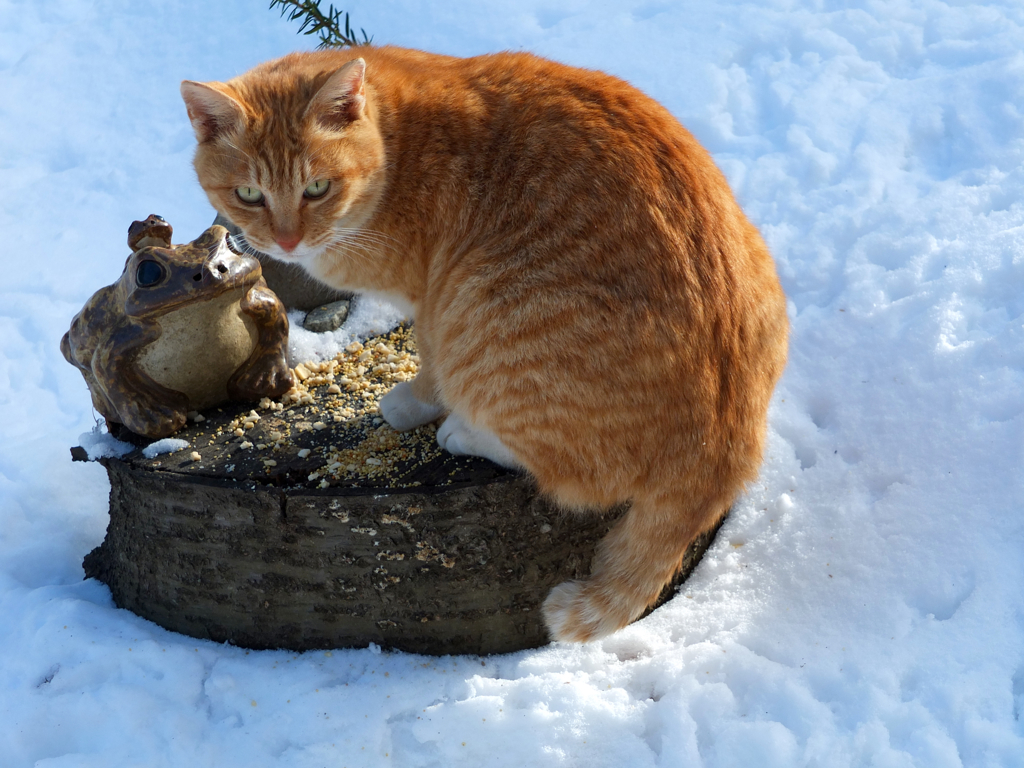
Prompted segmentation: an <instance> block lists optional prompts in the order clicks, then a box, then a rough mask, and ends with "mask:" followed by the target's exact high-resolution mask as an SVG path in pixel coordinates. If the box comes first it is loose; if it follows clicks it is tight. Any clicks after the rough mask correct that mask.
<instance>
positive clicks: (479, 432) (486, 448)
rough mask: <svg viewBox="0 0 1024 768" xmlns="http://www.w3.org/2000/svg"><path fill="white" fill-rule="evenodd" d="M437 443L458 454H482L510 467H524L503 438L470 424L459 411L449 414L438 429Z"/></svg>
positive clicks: (496, 462)
mask: <svg viewBox="0 0 1024 768" xmlns="http://www.w3.org/2000/svg"><path fill="white" fill-rule="evenodd" d="M437 443H438V445H440V446H441V447H442V448H444V449H445V450H446V451H448V452H449V453H454V454H456V455H458V456H481V457H483V458H485V459H490V460H491V461H493V462H494V463H495V464H500V465H501V466H503V467H508V468H509V469H520V468H522V464H520V463H519V461H518V460H517V459H516V457H515V456H513V455H512V451H510V450H509V449H508V446H507V445H505V444H504V443H503V442H501V438H499V437H498V436H497V435H496V434H494V433H493V432H491V431H490V430H487V429H483V428H481V427H477V426H474V425H473V424H470V423H469V422H468V421H467V420H466V419H464V418H462V417H461V416H459V414H457V413H452V414H451V415H449V416H448V418H447V419H445V420H444V424H442V425H441V428H440V429H438V430H437Z"/></svg>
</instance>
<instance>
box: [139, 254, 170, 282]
mask: <svg viewBox="0 0 1024 768" xmlns="http://www.w3.org/2000/svg"><path fill="white" fill-rule="evenodd" d="M163 279H164V268H163V266H162V265H161V264H158V263H157V262H155V261H150V260H149V259H146V260H145V261H140V262H139V268H138V269H137V270H136V271H135V284H136V285H138V286H139V287H140V288H151V287H153V286H154V285H156V284H157V283H159V282H160V281H161V280H163Z"/></svg>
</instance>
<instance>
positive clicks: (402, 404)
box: [380, 367, 445, 432]
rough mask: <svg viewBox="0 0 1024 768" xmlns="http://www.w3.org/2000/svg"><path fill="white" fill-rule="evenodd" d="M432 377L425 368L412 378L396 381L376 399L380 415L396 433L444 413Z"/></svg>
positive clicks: (429, 420) (427, 421)
mask: <svg viewBox="0 0 1024 768" xmlns="http://www.w3.org/2000/svg"><path fill="white" fill-rule="evenodd" d="M435 392H436V390H435V387H434V380H433V379H432V378H431V376H430V374H429V372H428V371H427V370H426V368H425V367H421V368H420V372H419V373H418V374H416V378H415V379H413V380H412V381H400V382H399V383H398V384H396V385H395V386H394V387H393V388H392V389H391V391H390V392H388V393H387V394H386V395H384V397H382V398H381V401H380V415H381V416H383V417H384V420H385V421H386V422H387V423H388V424H390V425H391V427H392V428H393V429H396V430H398V431H399V432H405V431H407V430H410V429H415V428H416V427H419V426H422V425H423V424H427V423H429V422H431V421H433V420H434V419H436V418H438V417H440V416H441V415H443V414H444V410H445V409H444V407H443V406H441V405H440V404H439V403H438V402H437V395H436V394H435Z"/></svg>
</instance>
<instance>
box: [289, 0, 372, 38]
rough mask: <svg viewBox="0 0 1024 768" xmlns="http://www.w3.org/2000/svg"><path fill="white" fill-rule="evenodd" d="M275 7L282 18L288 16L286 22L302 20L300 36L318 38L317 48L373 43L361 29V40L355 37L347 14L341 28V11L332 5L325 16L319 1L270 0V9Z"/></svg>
mask: <svg viewBox="0 0 1024 768" xmlns="http://www.w3.org/2000/svg"><path fill="white" fill-rule="evenodd" d="M277 6H280V7H281V15H282V16H288V21H295V20H296V19H301V20H302V24H301V25H300V26H299V33H300V34H305V35H317V36H319V38H320V45H318V46H317V48H345V47H348V46H357V45H369V44H370V43H371V42H372V41H373V38H372V37H368V36H367V34H366V30H365V29H363V28H362V27H360V28H359V31H360V32H362V33H363V39H362V40H360V39H359V38H358V37H357V36H356V33H355V30H353V29H352V27H350V26H349V21H348V14H347V13H345V26H344V28H342V19H341V16H342V11H336V10H334V5H330V6H328V9H327V13H326V14H325V13H324V12H323V11H321V10H320V0H270V7H271V8H276V7H277Z"/></svg>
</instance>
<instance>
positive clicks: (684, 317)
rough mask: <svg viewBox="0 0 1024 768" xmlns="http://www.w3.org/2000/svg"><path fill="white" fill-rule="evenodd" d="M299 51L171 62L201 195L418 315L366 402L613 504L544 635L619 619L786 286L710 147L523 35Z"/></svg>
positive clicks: (702, 514) (683, 509) (750, 461)
mask: <svg viewBox="0 0 1024 768" xmlns="http://www.w3.org/2000/svg"><path fill="white" fill-rule="evenodd" d="M359 55H360V56H361V58H355V56H354V54H353V53H352V52H350V51H343V50H335V51H320V52H316V53H298V54H292V55H290V56H286V57H284V58H282V59H279V60H277V61H272V62H269V63H266V64H263V65H261V66H259V67H256V68H255V69H253V70H251V71H250V72H248V73H246V74H244V75H242V76H240V77H238V78H235V79H234V80H231V81H229V82H227V83H205V84H204V83H195V82H191V81H186V82H184V83H183V84H182V88H181V90H182V95H183V97H184V99H185V103H186V105H187V107H188V113H189V117H190V119H191V121H192V125H193V127H194V129H195V132H196V136H197V137H198V140H199V148H198V150H197V152H196V158H195V166H196V170H197V172H198V175H199V181H200V183H201V184H202V186H203V188H204V189H205V190H206V193H207V195H209V198H210V200H211V202H212V203H213V205H214V207H215V208H217V210H218V211H220V212H221V213H222V214H224V215H225V216H227V217H228V218H229V219H231V221H233V222H235V223H236V224H237V225H238V226H240V227H241V228H242V230H243V232H244V233H245V237H246V238H247V239H248V242H249V243H250V244H251V245H252V246H254V247H255V248H258V249H259V250H261V251H264V252H266V253H269V254H270V255H272V256H274V257H276V258H278V259H281V260H283V261H286V262H294V263H298V264H301V265H302V266H303V267H305V268H306V270H307V271H308V272H309V273H310V274H311V275H313V276H314V277H316V278H319V279H320V280H322V281H323V282H325V283H327V284H329V285H332V286H335V287H338V288H346V289H351V290H355V291H362V292H372V293H376V294H381V295H384V296H386V297H388V298H389V299H391V300H392V301H394V302H396V303H398V304H399V305H400V306H402V307H404V308H406V309H407V310H408V311H409V313H410V314H411V315H412V316H414V317H415V320H416V336H417V340H418V344H419V349H420V356H421V369H420V373H419V375H418V376H417V377H416V379H415V380H414V381H412V382H410V383H403V384H399V385H398V386H396V387H395V388H394V389H393V390H392V391H391V392H390V393H389V394H388V395H387V396H386V397H384V399H383V401H382V402H381V412H382V414H383V416H384V418H385V419H386V420H387V421H388V422H389V423H390V424H391V425H392V426H394V427H395V428H396V429H399V430H406V429H410V428H413V427H415V426H417V425H419V424H423V423H426V422H429V421H432V420H434V419H436V418H438V417H439V416H442V415H445V414H447V418H446V419H445V421H444V423H443V424H442V425H441V427H440V429H439V430H438V433H437V439H438V441H439V443H440V444H441V446H443V447H444V448H446V449H447V450H449V451H451V452H453V453H462V454H473V455H478V456H485V457H487V458H489V459H492V460H494V461H496V462H498V463H501V464H504V465H508V466H514V467H521V468H525V469H526V470H528V471H529V472H530V473H531V474H532V475H533V476H534V477H535V478H536V480H537V482H538V484H539V486H540V488H541V489H542V490H543V491H544V492H546V493H548V494H551V495H552V496H553V497H554V498H555V499H557V500H558V501H559V502H561V503H562V504H564V505H566V506H567V507H571V508H576V509H584V508H594V507H607V506H609V505H613V504H617V503H619V502H623V501H626V500H632V502H633V503H632V507H631V509H630V511H629V512H628V513H627V514H626V515H625V516H624V517H623V518H622V519H621V520H620V521H619V523H618V524H617V525H616V526H615V528H614V529H613V530H612V531H611V533H609V534H608V536H607V537H606V538H605V539H604V541H602V542H601V545H600V548H599V550H598V553H597V555H596V557H595V559H594V563H593V573H592V575H591V576H590V577H589V578H588V579H585V580H582V581H576V582H568V583H565V584H561V585H559V586H558V587H556V588H555V589H554V590H552V592H551V595H550V596H549V597H548V599H547V601H546V602H545V604H544V617H545V620H546V622H547V626H548V628H549V630H550V632H551V635H552V637H554V638H555V639H557V640H591V639H594V638H598V637H602V636H604V635H607V634H609V633H610V632H613V631H615V630H616V629H619V628H620V627H623V626H625V625H626V624H628V623H629V622H630V621H632V620H633V619H635V618H636V617H637V616H638V615H640V614H641V613H642V612H643V610H644V609H645V608H646V607H647V606H648V605H649V604H650V603H651V602H652V601H653V600H654V599H655V598H656V597H657V596H658V594H659V592H660V590H661V589H662V587H663V585H664V584H665V583H666V582H667V581H668V580H669V579H670V578H671V577H672V575H673V573H674V572H675V571H676V569H677V568H678V567H679V564H680V558H681V556H682V554H683V552H684V551H685V549H686V547H687V545H688V544H689V543H690V542H691V541H692V540H693V539H694V537H695V536H697V535H698V534H699V533H701V532H702V531H705V530H707V529H709V528H710V527H712V526H713V525H714V524H715V523H716V522H717V521H718V520H719V519H720V518H721V516H722V515H723V514H724V513H725V512H726V510H727V509H728V508H729V505H730V504H731V503H732V501H733V500H734V499H735V498H736V496H737V494H739V493H740V491H741V490H742V488H743V485H744V483H746V482H748V481H750V480H752V479H753V478H754V477H755V476H756V475H757V471H758V466H759V464H760V461H761V452H762V446H763V443H764V435H765V418H766V411H767V409H768V400H769V397H770V396H771V392H772V389H773V387H774V386H775V382H776V380H777V379H778V377H779V375H780V373H781V371H782V368H783V365H784V364H785V358H786V337H787V332H788V324H787V320H786V311H785V299H784V297H783V294H782V291H781V289H780V287H779V281H778V278H777V276H776V272H775V267H774V264H773V262H772V259H771V256H770V255H769V253H768V251H767V249H766V247H765V244H764V242H763V241H762V239H761V237H760V235H759V234H758V232H757V230H756V229H755V228H754V227H753V225H751V224H750V222H749V221H748V220H747V219H746V218H745V216H744V215H743V213H742V212H741V211H740V209H739V207H738V206H737V205H736V202H735V200H734V199H733V197H732V194H731V193H730V191H729V188H728V185H727V184H726V182H725V179H724V178H723V177H722V174H721V173H720V172H719V171H718V170H717V168H716V167H715V165H714V163H713V162H712V161H711V159H710V158H709V157H708V155H707V153H706V152H705V151H704V150H703V149H702V148H701V147H700V146H699V145H698V144H697V142H696V140H695V139H694V138H693V137H692V136H691V135H690V134H689V133H688V132H687V131H686V129H684V128H683V127H682V126H681V125H680V124H679V123H678V122H677V121H676V120H675V119H674V118H673V117H672V115H670V114H669V113H668V111H667V110H665V109H664V108H663V107H661V106H660V105H659V104H657V103H655V102H654V101H652V100H651V99H650V98H648V97H646V96H645V95H643V94H642V93H640V92H639V91H637V90H636V89H634V88H632V87H631V86H629V85H628V84H626V83H624V82H622V81H621V80H618V79H616V78H614V77H610V76H608V75H605V74H602V73H600V72H592V71H587V70H581V69H575V68H572V67H567V66H564V65H561V64H556V63H554V62H551V61H545V60H543V59H540V58H537V57H536V56H531V55H529V54H524V53H502V54H496V55H493V56H480V57H476V58H471V59H458V58H452V57H448V56H436V55H431V54H427V53H422V52H418V51H410V50H402V49H398V48H391V47H382V48H377V47H370V48H361V49H360V50H359Z"/></svg>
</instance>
